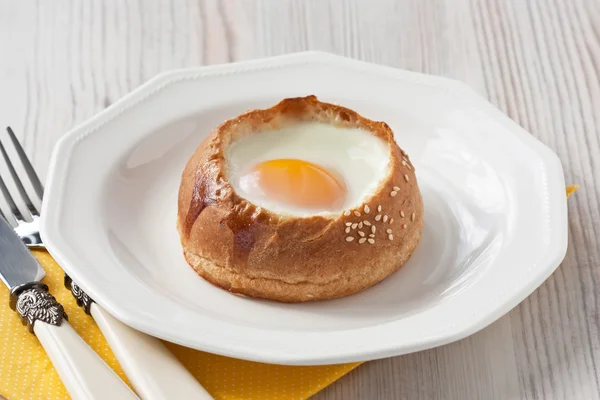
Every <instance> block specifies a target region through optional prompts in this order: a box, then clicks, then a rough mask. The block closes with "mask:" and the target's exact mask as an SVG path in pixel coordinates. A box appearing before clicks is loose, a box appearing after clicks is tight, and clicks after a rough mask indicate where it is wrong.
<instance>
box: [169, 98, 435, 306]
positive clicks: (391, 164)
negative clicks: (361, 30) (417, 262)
mask: <svg viewBox="0 0 600 400" xmlns="http://www.w3.org/2000/svg"><path fill="white" fill-rule="evenodd" d="M308 124H310V125H308ZM325 127H328V128H327V129H326V128H325ZM313 128H314V129H313ZM330 128H331V129H330ZM333 128H335V133H331V134H332V135H338V136H336V137H339V138H346V137H353V136H352V135H357V136H356V137H357V138H358V139H357V140H360V143H361V146H362V143H363V142H364V143H367V144H365V146H367V147H368V146H375V147H372V148H371V147H368V149H370V150H369V151H363V153H364V157H366V158H368V157H369V156H368V154H369V153H373V152H375V153H376V151H374V150H373V151H371V150H372V149H376V148H383V149H384V153H382V154H383V158H381V159H380V161H383V162H382V163H375V164H377V165H383V169H381V171H379V172H377V173H375V174H374V175H373V177H374V179H372V180H371V181H368V184H367V185H362V186H364V187H365V188H367V189H365V190H362V189H361V186H360V185H358V187H353V181H354V178H353V177H354V176H356V177H359V176H362V175H361V174H363V175H365V173H363V172H364V170H365V168H362V167H361V168H355V170H354V171H348V170H347V169H342V170H338V171H333V172H332V173H331V174H330V175H329V176H330V177H333V179H334V180H338V179H339V182H341V183H340V185H342V184H344V185H345V186H344V190H346V192H344V193H346V198H345V199H344V200H343V201H342V202H337V203H336V204H333V203H331V204H329V203H328V207H329V208H328V209H324V210H321V209H319V208H318V207H319V206H318V205H317V206H316V207H317V208H315V207H314V205H312V204H311V207H312V208H310V207H309V209H308V211H307V210H305V209H304V208H302V207H296V208H293V207H288V206H287V205H285V204H284V205H283V206H282V208H281V209H279V208H278V204H280V202H279V199H278V200H277V201H270V200H271V199H269V196H268V195H269V193H267V195H265V194H264V193H261V196H263V197H260V198H257V199H259V200H257V199H254V198H252V199H251V198H249V197H252V196H250V195H249V193H246V192H244V190H245V189H243V185H241V184H240V182H241V180H239V181H238V178H239V176H237V175H236V172H235V168H236V167H235V165H234V163H232V161H231V160H232V159H233V156H234V154H236V153H235V151H236V149H237V148H239V147H240V146H241V143H250V142H249V141H254V142H253V143H256V141H257V140H260V139H261V138H264V137H266V136H262V135H275V137H280V136H281V135H283V133H280V132H286V133H285V135H292V136H290V137H292V138H296V137H297V136H293V135H295V134H296V133H293V132H300V131H302V132H305V133H306V135H308V136H311V137H313V138H315V137H319V135H320V134H316V133H315V130H319V129H322V131H323V132H333V131H332V129H333ZM290 132H292V133H290ZM319 132H320V131H319ZM303 134H304V133H303ZM327 134H329V133H327ZM278 135H279V136H278ZM315 135H316V136H315ZM339 135H342V136H339ZM361 135H366V136H361ZM367 136H368V137H367ZM281 137H282V138H283V136H281ZM286 137H288V136H286ZM320 137H324V136H323V135H321V136H320ZM257 138H258V139H257ZM344 140H345V139H344ZM344 140H342V141H341V142H343V141H344ZM313 141H314V140H313ZM284 142H285V140H279V141H278V142H277V143H279V144H276V145H274V146H272V147H273V148H274V149H275V150H276V147H277V146H280V147H281V146H283V145H282V144H281V143H284ZM341 142H340V143H341ZM247 147H248V148H251V145H247ZM254 147H257V146H256V145H254ZM283 147H285V146H283ZM318 148H319V145H318V143H317V144H316V147H314V148H313V150H314V152H315V153H318V152H317V149H318ZM275 150H274V151H275ZM288 150H289V151H292V152H294V151H295V150H294V149H293V148H292V149H288ZM355 150H356V151H358V150H357V149H352V148H350V149H349V154H350V153H352V154H354V153H356V151H355ZM363 150H364V149H363ZM335 151H336V149H331V154H338V153H335ZM385 157H387V159H386V158H385ZM341 158H343V156H341ZM330 159H331V160H335V157H330ZM349 159H350V160H351V161H352V160H354V159H352V157H350V158H349ZM286 160H287V159H286ZM287 161H289V160H287ZM346 161H347V160H346ZM367 161H368V160H367ZM341 164H342V165H348V163H347V162H346V164H344V163H341ZM315 165H316V163H315ZM365 165H366V164H365ZM269 167H272V165H271V166H269ZM305 167H306V166H303V167H301V168H305ZM317 168H318V166H317ZM349 169H352V168H349ZM329 170H331V168H329ZM374 170H375V169H374ZM377 174H378V175H377ZM311 176H312V175H311ZM340 176H341V177H340ZM365 176H368V174H367V175H365ZM375 178H376V179H375ZM325 179H329V178H325ZM288 186H289V185H288ZM288 186H286V184H282V185H280V186H277V188H282V187H286V188H288V189H289V190H293V187H291V189H290V188H289V187H288ZM354 186H357V185H354ZM277 188H275V192H277V190H279V189H277ZM288 189H286V190H288ZM311 190H312V189H311ZM361 190H362V191H361ZM350 194H352V196H354V197H350ZM309 197H310V196H309ZM334 197H335V196H334ZM261 199H262V200H261ZM288 199H289V198H288ZM267 200H268V201H267ZM308 200H310V199H308V198H307V199H306V200H302V201H308ZM284 203H285V202H284ZM177 225H178V229H179V232H180V239H181V244H182V247H183V252H184V256H185V258H186V260H187V262H188V263H189V264H190V266H191V267H192V268H193V269H194V270H195V271H196V272H197V273H198V274H199V275H200V276H202V277H203V278H204V279H205V280H207V281H209V282H211V283H212V284H214V285H216V286H219V287H221V288H223V289H225V290H228V291H230V292H232V293H236V294H241V295H245V296H250V297H255V298H263V299H269V300H275V301H280V302H305V301H314V300H325V299H333V298H338V297H343V296H347V295H350V294H353V293H357V292H360V291H362V290H364V289H366V288H368V287H370V286H372V285H374V284H376V283H378V282H380V281H381V280H383V279H385V278H386V277H387V276H389V275H390V274H391V273H393V272H394V271H396V270H398V269H399V268H400V267H401V266H402V265H404V264H405V263H406V261H407V260H408V259H409V257H410V256H411V254H412V252H413V251H414V249H415V247H416V246H417V244H418V242H419V239H420V236H421V230H422V226H423V202H422V199H421V194H420V191H419V187H418V184H417V180H416V176H415V169H414V166H413V165H412V163H411V162H410V159H409V157H408V155H407V154H406V153H405V152H404V151H403V150H402V149H400V147H398V145H397V144H396V142H395V141H394V135H393V132H392V130H391V129H390V128H389V126H388V125H387V124H386V123H384V122H375V121H371V120H369V119H366V118H364V117H362V116H360V115H359V114H358V113H356V112H354V111H352V110H350V109H348V108H344V107H341V106H338V105H335V104H330V103H324V102H320V101H319V100H318V99H317V98H316V97H315V96H307V97H302V98H289V99H284V100H282V101H281V102H280V103H278V104H277V105H275V106H273V107H271V108H267V109H262V110H252V111H248V112H246V113H244V114H242V115H240V116H238V117H236V118H233V119H230V120H228V121H225V122H224V123H223V124H221V125H220V126H219V127H217V128H216V129H215V130H214V131H213V132H212V133H211V134H210V135H209V136H208V137H207V138H206V139H205V140H204V141H203V142H202V143H201V144H200V145H199V146H198V148H197V149H196V151H195V152H194V154H193V155H192V156H191V158H190V159H189V161H188V163H187V165H186V167H185V169H184V171H183V174H182V179H181V185H180V189H179V197H178V215H177Z"/></svg>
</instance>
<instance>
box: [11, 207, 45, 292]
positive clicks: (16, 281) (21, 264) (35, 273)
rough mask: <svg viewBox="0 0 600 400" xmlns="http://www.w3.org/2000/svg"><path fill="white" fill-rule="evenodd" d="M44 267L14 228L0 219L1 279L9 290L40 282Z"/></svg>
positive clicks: (43, 274)
mask: <svg viewBox="0 0 600 400" xmlns="http://www.w3.org/2000/svg"><path fill="white" fill-rule="evenodd" d="M44 276H46V273H45V272H44V270H43V268H42V266H41V265H40V264H39V263H38V261H37V259H36V258H35V257H34V256H33V254H31V252H30V251H29V249H28V248H27V246H25V244H23V242H22V241H21V239H20V238H19V236H17V234H16V233H15V231H13V229H12V227H11V226H10V225H9V224H8V222H6V221H5V220H4V218H2V217H0V279H1V280H2V282H4V284H5V285H6V286H8V288H9V289H11V290H12V289H14V288H16V287H18V286H21V285H24V284H27V283H31V282H37V281H40V280H42V279H43V278H44Z"/></svg>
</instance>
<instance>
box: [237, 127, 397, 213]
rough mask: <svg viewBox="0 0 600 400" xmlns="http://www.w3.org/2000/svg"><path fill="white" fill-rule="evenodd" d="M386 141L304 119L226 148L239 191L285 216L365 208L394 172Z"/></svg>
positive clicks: (353, 130)
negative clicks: (370, 198) (363, 204)
mask: <svg viewBox="0 0 600 400" xmlns="http://www.w3.org/2000/svg"><path fill="white" fill-rule="evenodd" d="M389 158H390V156H389V148H388V145H387V143H386V142H385V141H383V140H381V139H380V138H378V137H376V136H374V135H373V134H371V133H370V132H368V131H366V130H363V129H360V128H348V127H340V126H335V125H331V124H326V123H321V122H304V123H299V124H293V125H289V126H285V127H283V128H280V129H273V130H267V131H261V132H260V133H257V134H254V135H248V136H246V137H244V138H242V139H240V140H237V141H235V142H234V143H233V144H232V145H231V146H230V147H229V148H228V149H227V151H226V160H227V177H228V180H229V182H230V183H231V185H232V186H233V188H234V190H235V191H236V192H237V194H238V195H240V196H242V197H244V198H245V199H247V200H248V201H250V202H252V203H253V204H255V205H257V206H259V207H262V208H265V209H267V210H269V211H272V212H275V213H277V214H282V215H291V216H300V217H307V216H312V215H333V214H339V213H340V212H342V211H343V210H347V209H351V208H354V207H358V206H360V205H361V204H362V203H363V202H364V201H365V200H366V199H367V198H368V197H369V196H371V195H372V194H373V193H375V192H376V190H377V187H378V186H379V183H380V182H381V180H382V179H383V178H384V177H385V176H386V175H387V174H388V172H389V164H390V163H389Z"/></svg>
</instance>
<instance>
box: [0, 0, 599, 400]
mask: <svg viewBox="0 0 600 400" xmlns="http://www.w3.org/2000/svg"><path fill="white" fill-rule="evenodd" d="M307 49H313V50H325V51H330V52H333V53H337V54H343V55H347V56H351V57H355V58H358V59H363V60H367V61H372V62H376V63H380V64H384V65H390V66H394V67H399V68H405V69H409V70H413V71H420V72H426V73H432V74H439V75H444V76H448V77H451V78H456V79H460V80H462V81H465V82H466V83H468V84H469V85H470V86H471V87H473V88H474V89H475V90H477V91H479V92H480V93H481V94H483V95H484V96H486V97H487V98H488V99H489V100H490V101H491V102H492V103H494V104H496V105H497V106H498V107H499V108H500V109H502V110H503V111H504V112H506V113H507V114H508V115H509V116H510V117H511V118H513V119H514V120H515V121H517V122H518V123H519V124H521V125H522V126H523V127H525V129H527V130H528V131H530V132H531V133H532V134H533V135H534V136H536V137H538V138H539V139H540V140H541V141H542V142H544V143H546V144H547V145H548V146H550V147H551V148H552V149H554V150H555V151H556V152H557V153H558V155H559V156H560V158H561V160H562V162H563V166H564V169H565V175H566V180H567V182H573V183H579V184H581V185H582V189H581V190H580V191H579V192H578V193H576V194H575V195H574V196H573V198H572V199H571V200H570V201H569V218H570V222H569V230H570V246H569V251H568V254H567V257H566V259H565V261H564V262H563V264H562V265H561V266H560V267H559V268H558V270H557V271H556V272H555V273H554V274H553V275H552V276H551V277H550V278H549V279H548V280H547V281H546V282H545V283H544V284H543V285H542V286H541V287H540V288H539V289H538V290H536V291H535V292H534V293H533V294H532V295H531V296H530V297H529V298H528V299H527V300H525V301H524V302H523V303H522V304H521V305H519V306H518V307H517V308H515V309H514V310H513V311H511V312H510V313H509V314H507V315H506V316H504V317H503V318H501V319H500V320H498V321H497V322H496V323H494V324H492V325H491V326H490V327H488V328H486V329H484V330H483V331H481V332H479V333H477V334H475V335H473V336H471V337H469V338H467V339H464V340H462V341H460V342H457V343H454V344H451V345H447V346H443V347H440V348H437V349H433V350H429V351H423V352H419V353H416V354H411V355H407V356H402V357H396V358H392V359H386V360H379V361H374V362H370V363H367V364H365V365H363V366H361V367H360V368H358V369H357V370H356V371H354V372H352V373H351V374H349V375H348V376H347V377H345V378H343V379H341V380H340V381H339V382H337V383H336V384H334V385H332V386H330V387H329V388H327V389H326V390H325V391H323V392H322V393H320V394H319V395H317V396H316V398H319V399H344V400H346V399H555V398H556V399H586V400H587V399H600V329H599V327H600V316H599V315H600V313H599V311H600V307H599V306H600V294H599V293H600V289H599V288H600V239H598V237H599V236H598V234H600V228H599V227H600V206H599V201H598V199H599V198H600V133H599V129H600V2H599V1H598V0H528V1H517V0H512V1H502V0H487V1H486V0H453V1H447V0H396V1H392V0H389V1H388V0H382V1H361V0H343V1H334V0H330V1H324V0H305V1H301V0H297V1H288V0H285V1H280V0H259V1H250V0H247V1H235V0H223V1H217V0H212V1H211V0H205V1H191V0H190V1H176V0H170V1H167V0H164V1H160V0H145V1H142V0H139V1H127V2H124V1H120V0H108V1H103V2H81V1H76V0H55V1H52V2H44V1H41V0H40V1H37V2H36V1H29V0H21V1H18V2H17V1H11V0H0V121H2V123H4V124H5V125H8V124H10V125H12V126H13V127H14V128H15V130H16V131H17V132H19V135H20V136H21V138H22V140H23V141H24V143H25V147H26V150H27V151H28V153H29V154H31V155H32V156H33V159H34V160H33V161H34V164H35V166H36V167H37V169H38V170H39V171H40V172H41V175H42V176H45V173H46V167H47V165H48V162H49V157H50V149H51V148H52V145H53V144H54V143H55V142H56V140H57V139H58V138H59V137H60V135H61V134H62V133H64V132H65V131H67V130H68V129H69V128H71V127H72V126H73V125H75V124H77V123H78V122H81V121H83V120H85V119H86V118H88V117H90V116H91V115H93V114H94V113H96V112H97V111H99V110H101V109H102V108H104V107H106V106H107V105H108V104H110V103H112V102H113V101H115V100H116V99H118V98H119V97H121V96H123V95H124V94H125V93H127V92H128V91H130V90H131V89H133V88H135V87H137V86H138V85H140V84H141V83H142V82H144V81H145V80H147V79H149V78H150V77H152V76H154V75H155V74H157V73H158V72H160V71H164V70H168V69H172V68H175V67H185V66H195V65H202V64H214V63H221V62H229V61H235V60H242V59H249V58H258V57H263V56H268V55H276V54H283V53H288V52H293V51H300V50H307Z"/></svg>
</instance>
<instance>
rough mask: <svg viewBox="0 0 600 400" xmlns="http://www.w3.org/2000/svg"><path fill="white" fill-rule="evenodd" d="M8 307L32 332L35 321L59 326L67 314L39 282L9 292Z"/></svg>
mask: <svg viewBox="0 0 600 400" xmlns="http://www.w3.org/2000/svg"><path fill="white" fill-rule="evenodd" d="M10 294H11V297H10V306H11V308H12V309H13V310H15V311H16V312H17V313H18V314H19V316H20V317H21V322H22V323H23V325H27V327H28V328H29V332H31V333H34V332H33V325H34V324H35V322H36V321H38V320H39V321H42V322H45V323H47V324H50V325H60V324H61V323H62V321H63V319H67V314H66V313H65V309H64V308H63V306H62V304H60V303H59V302H58V301H56V299H55V298H54V296H52V295H51V294H50V293H48V286H47V285H46V284H44V283H41V282H31V283H27V284H25V285H20V286H17V287H15V288H13V289H12V290H11V293H10Z"/></svg>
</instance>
